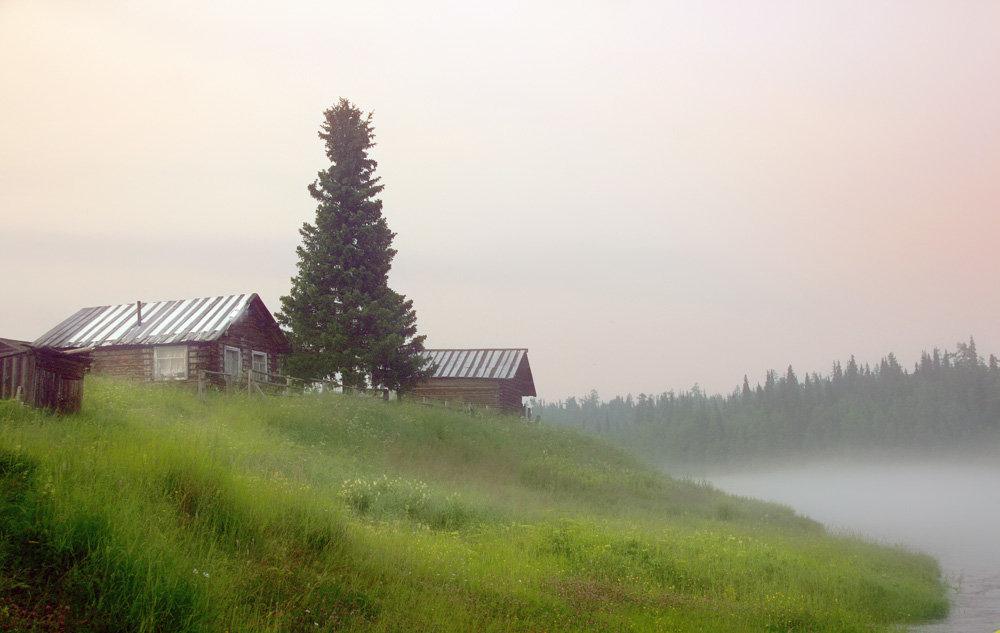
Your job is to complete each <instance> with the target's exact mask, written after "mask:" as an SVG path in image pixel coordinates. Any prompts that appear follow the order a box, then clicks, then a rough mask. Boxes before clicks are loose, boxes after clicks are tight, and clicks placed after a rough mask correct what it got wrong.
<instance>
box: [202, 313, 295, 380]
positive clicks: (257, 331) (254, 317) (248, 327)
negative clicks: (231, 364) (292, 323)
mask: <svg viewBox="0 0 1000 633" xmlns="http://www.w3.org/2000/svg"><path fill="white" fill-rule="evenodd" d="M261 305H263V304H261ZM227 346H228V347H238V348H239V350H240V361H241V363H242V365H243V367H242V370H243V373H246V372H248V371H250V367H251V362H252V358H253V357H252V354H251V353H252V352H264V353H266V354H267V372H268V373H271V374H280V373H281V372H282V364H281V357H282V355H284V354H287V353H288V352H289V351H290V350H289V346H288V340H287V339H286V338H285V335H284V334H282V333H281V331H280V330H279V329H278V328H277V326H276V325H275V324H274V320H273V319H272V318H271V316H270V315H264V314H263V313H262V312H261V309H260V307H259V306H258V305H257V304H256V303H251V304H250V307H249V309H248V310H247V314H246V315H244V317H243V318H242V319H240V320H239V321H237V322H236V323H233V325H232V326H230V328H229V330H227V331H226V333H225V335H223V336H221V337H220V338H219V340H218V341H217V342H216V345H214V346H213V350H212V364H213V365H215V366H216V367H218V369H216V370H214V371H223V369H224V364H223V363H224V362H225V360H224V359H225V353H224V351H223V350H224V349H225V348H226V347H227Z"/></svg>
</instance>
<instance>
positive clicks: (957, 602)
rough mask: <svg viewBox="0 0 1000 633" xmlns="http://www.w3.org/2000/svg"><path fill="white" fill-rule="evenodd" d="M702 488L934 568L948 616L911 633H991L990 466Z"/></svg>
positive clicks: (994, 559) (770, 473)
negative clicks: (925, 560) (902, 551)
mask: <svg viewBox="0 0 1000 633" xmlns="http://www.w3.org/2000/svg"><path fill="white" fill-rule="evenodd" d="M701 476H702V474H699V477H701ZM704 478H705V479H707V480H708V481H710V482H711V483H712V484H713V485H714V486H716V487H717V488H720V489H722V490H725V491H727V492H731V493H734V494H739V495H744V496H750V497H756V498H758V499H766V500H769V501H777V502H779V503H782V504H785V505H788V506H791V507H792V508H794V509H795V510H796V511H797V512H799V513H800V514H803V515H806V516H809V517H812V518H814V519H816V520H817V521H820V522H822V523H823V524H825V525H826V526H827V527H828V528H830V529H831V530H833V531H837V532H847V533H853V534H861V535H864V536H865V537H867V538H870V539H873V540H876V541H879V542H884V543H888V544H895V545H902V546H904V547H906V548H908V549H913V550H918V551H922V552H926V553H928V554H930V555H932V556H934V557H935V558H937V560H938V561H939V562H940V563H941V568H942V571H943V573H944V575H945V577H946V578H947V579H948V581H949V582H950V583H951V584H952V585H953V586H954V587H955V591H954V592H953V595H952V606H951V613H950V615H949V616H948V618H947V619H945V620H942V621H939V622H934V623H932V624H929V625H924V626H919V627H912V629H911V631H913V632H914V633H918V632H919V633H994V632H995V631H997V630H998V629H1000V460H997V461H994V462H992V463H988V462H983V461H981V460H979V461H956V460H951V461H935V460H921V461H909V462H900V463H872V462H859V463H846V464H845V463H816V464H810V465H805V466H797V467H787V468H781V469H774V470H766V471H764V470H762V471H756V472H743V473H739V474H719V475H712V474H708V475H704Z"/></svg>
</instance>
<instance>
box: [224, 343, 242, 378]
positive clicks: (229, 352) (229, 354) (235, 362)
mask: <svg viewBox="0 0 1000 633" xmlns="http://www.w3.org/2000/svg"><path fill="white" fill-rule="evenodd" d="M242 371H243V366H242V362H241V358H240V349H239V348H238V347H227V348H226V357H225V372H226V373H227V374H229V375H230V376H231V377H233V378H236V377H238V376H239V375H240V373H241V372H242Z"/></svg>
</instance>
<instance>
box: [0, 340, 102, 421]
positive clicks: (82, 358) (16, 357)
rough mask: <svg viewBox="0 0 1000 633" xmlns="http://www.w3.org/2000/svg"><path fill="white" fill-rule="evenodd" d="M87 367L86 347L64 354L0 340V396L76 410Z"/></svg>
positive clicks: (52, 408) (53, 408) (55, 409)
mask: <svg viewBox="0 0 1000 633" xmlns="http://www.w3.org/2000/svg"><path fill="white" fill-rule="evenodd" d="M89 367H90V354H89V353H88V350H75V351H74V352H73V353H65V352H60V351H57V350H54V349H51V348H48V347H35V346H33V345H31V344H30V343H27V342H25V341H13V340H11V339H0V399H6V398H20V399H21V401H22V402H24V403H26V404H29V405H31V406H33V407H35V408H37V409H46V410H48V411H53V412H55V413H60V414H61V413H75V412H76V411H79V410H80V403H81V401H82V400H83V377H84V375H85V374H86V373H87V369H88V368H89Z"/></svg>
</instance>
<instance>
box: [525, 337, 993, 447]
mask: <svg viewBox="0 0 1000 633" xmlns="http://www.w3.org/2000/svg"><path fill="white" fill-rule="evenodd" d="M534 413H535V414H537V415H540V416H541V418H542V420H543V421H546V422H550V423H561V424H567V425H572V426H576V427H579V428H582V429H584V430H586V431H589V432H592V433H597V434H600V435H603V436H605V437H607V438H608V439H609V440H610V441H612V442H614V443H616V444H619V445H622V446H624V447H626V448H629V449H631V450H632V451H634V452H635V453H637V454H638V455H640V456H642V457H643V458H645V459H647V460H649V461H651V462H654V463H663V462H668V461H669V462H675V463H727V462H728V463H739V462H748V461H761V460H771V459H780V458H783V457H786V456H788V455H803V454H846V453H856V452H858V451H913V450H921V451H922V450H938V449H945V448H959V447H967V446H979V447H982V446H983V445H984V444H985V445H987V446H988V445H991V444H992V445H994V446H1000V361H998V359H997V357H996V356H995V355H992V354H991V355H990V357H989V360H988V361H984V359H982V358H981V357H980V356H979V354H978V353H977V351H976V343H975V341H974V340H973V339H971V338H970V339H969V342H968V343H958V346H957V350H956V351H955V352H949V351H948V350H945V351H943V352H942V351H941V350H939V349H935V350H934V351H933V352H930V353H928V352H924V353H922V354H921V356H920V361H919V362H917V363H916V364H915V365H914V367H913V369H912V371H908V370H906V369H904V368H903V367H902V366H901V365H900V364H899V362H898V361H897V360H896V357H895V355H893V354H889V355H888V356H886V357H885V358H883V359H882V361H881V362H880V363H879V364H878V365H877V366H875V367H870V366H869V365H868V364H865V365H859V364H858V363H857V362H856V360H855V359H854V357H853V356H852V357H851V358H850V359H849V360H848V361H847V363H846V364H844V365H842V364H841V363H840V362H835V363H833V368H832V371H831V373H830V374H829V375H826V376H823V375H819V374H817V373H815V372H814V373H811V374H807V375H805V376H803V377H801V378H800V377H799V376H798V375H796V373H795V370H794V369H793V368H792V367H791V366H789V367H788V369H787V370H786V371H785V372H784V374H779V373H778V372H776V371H773V370H772V371H769V372H768V373H767V377H766V379H765V381H764V384H763V385H761V384H757V385H755V386H753V387H751V385H750V382H749V381H748V380H747V378H746V377H745V376H744V378H743V385H742V386H741V387H737V388H736V389H735V390H734V391H733V392H732V393H731V394H729V395H728V396H722V395H713V396H709V395H707V394H705V393H704V392H703V391H702V390H701V389H700V388H699V387H698V386H697V385H695V386H694V387H693V388H692V389H691V390H690V391H686V392H683V393H674V392H673V391H668V392H666V393H662V394H659V395H647V394H639V395H638V396H637V397H633V396H632V395H628V396H625V397H624V398H623V397H621V396H619V397H616V398H615V399H613V400H611V401H609V402H604V401H602V400H601V399H600V397H599V395H598V394H597V392H596V391H591V392H590V394H589V395H588V396H585V397H583V398H580V399H577V398H569V399H568V400H566V401H565V402H556V403H548V402H544V401H542V402H537V403H536V404H535V407H534Z"/></svg>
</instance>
